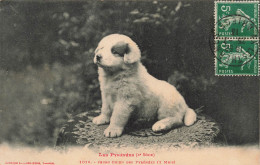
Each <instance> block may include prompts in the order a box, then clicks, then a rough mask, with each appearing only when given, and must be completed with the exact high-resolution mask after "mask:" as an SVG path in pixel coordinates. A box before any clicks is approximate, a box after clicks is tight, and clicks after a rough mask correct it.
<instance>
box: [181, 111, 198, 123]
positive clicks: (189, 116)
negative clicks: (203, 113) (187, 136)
mask: <svg viewBox="0 0 260 165" xmlns="http://www.w3.org/2000/svg"><path fill="white" fill-rule="evenodd" d="M196 120H197V115H196V113H195V112H194V110H193V109H190V108H188V109H187V111H186V113H185V116H184V124H185V125H186V126H191V125H192V124H194V123H195V121H196Z"/></svg>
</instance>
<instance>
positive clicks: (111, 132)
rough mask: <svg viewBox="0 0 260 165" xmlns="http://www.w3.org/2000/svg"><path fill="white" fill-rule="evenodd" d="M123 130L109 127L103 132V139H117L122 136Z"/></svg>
mask: <svg viewBox="0 0 260 165" xmlns="http://www.w3.org/2000/svg"><path fill="white" fill-rule="evenodd" d="M123 130H124V128H121V127H113V126H109V127H107V129H106V130H105V132H104V135H105V137H111V138H112V137H119V136H121V135H122V133H123Z"/></svg>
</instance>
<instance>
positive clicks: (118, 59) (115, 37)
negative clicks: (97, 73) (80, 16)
mask: <svg viewBox="0 0 260 165" xmlns="http://www.w3.org/2000/svg"><path fill="white" fill-rule="evenodd" d="M140 58H141V53H140V50H139V48H138V46H137V45H136V43H135V42H134V41H132V40H131V39H130V38H129V37H127V36H125V35H121V34H111V35H108V36H106V37H104V38H103V39H102V40H101V41H100V42H99V44H98V47H97V48H96V50H95V57H94V63H95V64H97V65H98V66H100V67H108V68H113V67H117V68H121V67H123V66H126V65H129V64H133V63H135V62H137V61H139V60H140Z"/></svg>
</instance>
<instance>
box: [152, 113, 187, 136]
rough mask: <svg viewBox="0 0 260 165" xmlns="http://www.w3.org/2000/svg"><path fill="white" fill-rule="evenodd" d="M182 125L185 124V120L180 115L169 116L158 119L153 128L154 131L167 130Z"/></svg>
mask: <svg viewBox="0 0 260 165" xmlns="http://www.w3.org/2000/svg"><path fill="white" fill-rule="evenodd" d="M181 125H183V122H182V120H181V118H180V117H179V116H175V117H167V118H164V119H162V120H159V121H157V122H156V123H155V124H154V125H153V127H152V130H153V131H154V132H159V131H166V130H169V129H171V128H172V127H178V126H181Z"/></svg>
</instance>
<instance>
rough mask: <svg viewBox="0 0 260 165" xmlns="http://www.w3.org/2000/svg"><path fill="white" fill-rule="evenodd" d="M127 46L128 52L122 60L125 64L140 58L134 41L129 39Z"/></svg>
mask: <svg viewBox="0 0 260 165" xmlns="http://www.w3.org/2000/svg"><path fill="white" fill-rule="evenodd" d="M127 46H128V53H126V54H125V56H124V62H125V63H126V64H132V63H135V62H137V61H139V60H140V59H141V52H140V50H139V48H138V46H137V45H136V43H134V42H133V41H130V42H129V43H128V45H127Z"/></svg>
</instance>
